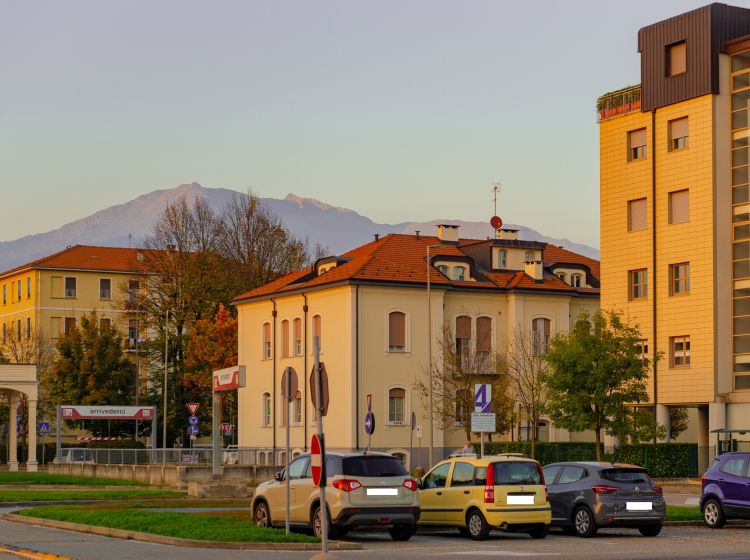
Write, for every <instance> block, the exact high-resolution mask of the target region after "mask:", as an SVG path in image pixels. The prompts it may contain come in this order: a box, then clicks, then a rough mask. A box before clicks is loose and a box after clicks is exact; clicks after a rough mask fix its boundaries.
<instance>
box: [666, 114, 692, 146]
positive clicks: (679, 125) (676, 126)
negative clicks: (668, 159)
mask: <svg viewBox="0 0 750 560" xmlns="http://www.w3.org/2000/svg"><path fill="white" fill-rule="evenodd" d="M687 147H688V120H687V117H683V118H681V119H675V120H673V121H669V151H670V152H674V151H675V150H682V149H685V148H687Z"/></svg>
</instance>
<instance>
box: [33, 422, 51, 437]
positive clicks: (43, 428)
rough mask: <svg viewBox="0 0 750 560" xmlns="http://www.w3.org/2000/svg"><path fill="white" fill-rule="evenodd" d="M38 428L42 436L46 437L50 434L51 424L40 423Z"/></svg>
mask: <svg viewBox="0 0 750 560" xmlns="http://www.w3.org/2000/svg"><path fill="white" fill-rule="evenodd" d="M36 426H37V428H36V429H37V431H38V432H39V435H40V436H46V435H47V434H48V433H49V422H38V423H37V425H36Z"/></svg>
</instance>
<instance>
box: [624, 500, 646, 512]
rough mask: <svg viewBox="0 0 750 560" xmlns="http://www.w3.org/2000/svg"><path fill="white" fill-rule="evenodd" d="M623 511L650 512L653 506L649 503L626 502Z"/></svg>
mask: <svg viewBox="0 0 750 560" xmlns="http://www.w3.org/2000/svg"><path fill="white" fill-rule="evenodd" d="M625 509H627V510H628V511H651V510H652V509H653V504H652V503H651V502H627V503H626V504H625Z"/></svg>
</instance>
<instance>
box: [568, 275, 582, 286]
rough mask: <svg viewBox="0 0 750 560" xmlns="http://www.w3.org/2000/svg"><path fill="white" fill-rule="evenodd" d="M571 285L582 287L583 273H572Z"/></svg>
mask: <svg viewBox="0 0 750 560" xmlns="http://www.w3.org/2000/svg"><path fill="white" fill-rule="evenodd" d="M570 285H571V286H573V287H574V288H580V287H581V275H580V274H571V275H570Z"/></svg>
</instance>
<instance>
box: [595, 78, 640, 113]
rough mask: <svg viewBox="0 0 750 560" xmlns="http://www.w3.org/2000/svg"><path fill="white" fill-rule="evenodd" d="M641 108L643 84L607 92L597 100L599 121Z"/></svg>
mask: <svg viewBox="0 0 750 560" xmlns="http://www.w3.org/2000/svg"><path fill="white" fill-rule="evenodd" d="M640 110H641V86H640V84H638V85H635V86H629V87H626V88H622V89H618V90H617V91H611V92H609V93H605V94H604V95H602V96H601V97H600V98H599V99H597V100H596V113H597V122H602V121H607V120H609V119H613V118H615V117H621V116H623V115H627V114H628V113H632V112H634V111H640Z"/></svg>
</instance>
